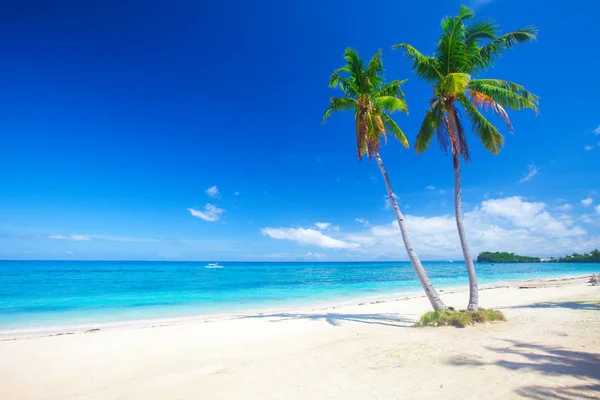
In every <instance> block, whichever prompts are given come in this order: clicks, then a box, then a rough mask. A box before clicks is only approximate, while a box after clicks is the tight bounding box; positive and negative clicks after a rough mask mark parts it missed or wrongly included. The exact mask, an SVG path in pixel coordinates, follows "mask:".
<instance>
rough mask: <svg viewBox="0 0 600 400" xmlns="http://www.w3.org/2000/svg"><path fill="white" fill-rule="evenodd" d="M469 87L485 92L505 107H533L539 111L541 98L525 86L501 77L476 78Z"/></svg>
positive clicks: (472, 89)
mask: <svg viewBox="0 0 600 400" xmlns="http://www.w3.org/2000/svg"><path fill="white" fill-rule="evenodd" d="M468 89H469V90H471V91H476V92H479V93H483V94H484V95H486V96H488V97H490V98H492V99H493V100H494V101H495V102H497V103H499V104H500V105H502V106H503V107H508V108H510V109H512V110H522V109H524V108H531V109H532V110H533V111H535V112H536V114H537V112H538V104H539V98H538V97H537V96H536V95H535V94H533V93H531V92H529V91H527V90H526V89H525V88H524V87H523V86H521V85H517V84H516V83H512V82H508V81H504V80H500V79H474V80H472V81H471V82H470V83H469V86H468Z"/></svg>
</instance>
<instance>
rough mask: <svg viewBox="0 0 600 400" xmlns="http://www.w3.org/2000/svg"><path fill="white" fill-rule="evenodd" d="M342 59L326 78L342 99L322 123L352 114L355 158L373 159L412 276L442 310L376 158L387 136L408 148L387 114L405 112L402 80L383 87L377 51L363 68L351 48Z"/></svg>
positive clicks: (335, 101)
mask: <svg viewBox="0 0 600 400" xmlns="http://www.w3.org/2000/svg"><path fill="white" fill-rule="evenodd" d="M344 59H345V60H346V65H344V66H343V67H341V68H338V69H336V70H335V71H334V73H333V74H332V75H331V78H330V79H329V87H332V88H339V89H341V91H342V92H343V94H344V96H345V97H332V98H331V99H330V100H331V105H330V106H329V107H328V108H327V110H326V111H325V114H324V115H323V123H325V121H326V120H327V118H329V116H330V115H331V114H332V113H334V112H337V111H351V112H353V113H354V118H355V120H356V148H357V150H358V159H359V160H361V159H362V158H363V157H364V156H365V155H366V156H368V158H369V160H371V159H372V158H373V157H375V161H377V165H378V166H379V169H380V170H381V175H383V180H384V181H385V185H386V187H387V192H388V195H389V198H390V203H391V205H392V208H393V210H394V213H395V214H396V219H397V220H398V226H399V227H400V232H402V238H403V240H404V246H405V247H406V252H407V253H408V257H409V259H410V262H411V264H412V266H413V268H414V270H415V273H416V274H417V277H418V278H419V281H420V282H421V285H422V286H423V289H424V290H425V294H426V295H427V298H428V299H429V301H430V303H431V305H432V306H433V308H434V309H435V310H445V309H446V308H447V307H446V305H445V304H444V302H443V301H442V299H441V298H440V296H439V295H438V293H437V291H436V290H435V289H434V287H433V285H432V284H431V281H430V280H429V277H428V276H427V273H426V272H425V269H424V268H423V265H422V264H421V261H420V260H419V257H418V256H417V253H416V252H415V249H414V248H413V245H412V242H411V240H410V236H409V234H408V230H407V228H406V223H405V221H404V216H403V215H402V212H401V211H400V207H398V202H397V201H396V195H395V194H394V191H393V189H392V185H391V183H390V179H389V177H388V174H387V172H386V170H385V167H384V165H383V161H382V160H381V156H380V155H379V146H380V144H381V138H383V140H384V142H387V134H388V133H389V134H391V135H393V136H394V137H395V138H396V139H398V140H399V141H400V143H402V145H404V147H408V141H407V140H406V136H404V133H403V132H402V130H401V129H400V127H399V126H398V125H397V124H396V122H394V120H393V119H392V118H391V117H390V115H389V114H391V113H393V112H396V111H399V112H408V108H407V106H406V102H405V101H404V94H403V93H402V89H401V88H400V85H402V84H403V83H404V82H405V81H397V80H396V81H392V82H390V83H387V84H384V82H383V77H382V75H383V63H382V61H381V50H380V51H378V52H377V53H375V55H374V56H373V58H371V60H370V61H369V64H368V65H365V63H364V62H363V60H361V59H360V58H359V57H358V53H357V52H356V51H355V50H353V49H346V51H345V52H344Z"/></svg>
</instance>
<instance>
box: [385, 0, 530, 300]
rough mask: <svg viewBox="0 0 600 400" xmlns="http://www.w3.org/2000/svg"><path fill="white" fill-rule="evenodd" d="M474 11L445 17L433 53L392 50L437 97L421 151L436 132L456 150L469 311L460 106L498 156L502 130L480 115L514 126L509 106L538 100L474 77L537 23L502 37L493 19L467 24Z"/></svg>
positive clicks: (473, 290) (465, 152)
mask: <svg viewBox="0 0 600 400" xmlns="http://www.w3.org/2000/svg"><path fill="white" fill-rule="evenodd" d="M473 16H474V14H473V11H472V10H471V9H469V8H468V7H465V6H461V7H460V11H459V13H458V16H455V17H446V18H444V19H443V20H442V34H441V35H440V37H439V40H438V43H437V48H436V50H435V53H434V55H433V56H425V55H423V54H422V53H420V52H419V51H418V50H417V49H416V48H414V47H413V46H411V45H409V44H406V43H402V44H399V45H395V46H394V47H393V48H394V49H397V48H403V49H404V51H405V53H406V55H407V56H408V57H409V58H410V59H411V60H412V63H413V66H412V69H413V71H414V72H415V74H416V75H417V76H418V77H419V78H421V79H423V80H424V81H426V82H427V83H429V84H431V85H432V86H433V97H432V98H431V100H430V101H429V109H428V111H427V113H426V115H425V119H424V120H423V123H422V124H421V128H420V130H419V134H418V136H417V142H416V149H417V152H422V151H424V150H426V149H427V148H428V147H429V145H430V143H431V140H432V138H433V136H434V134H436V135H437V138H438V141H439V143H440V147H441V148H442V150H443V151H444V152H446V153H447V152H448V150H451V151H452V161H453V164H454V212H455V214H456V226H457V228H458V235H459V237H460V244H461V247H462V252H463V256H464V258H465V262H466V264H467V273H468V275H469V289H470V296H469V305H468V309H469V310H477V308H478V305H479V298H478V297H479V295H478V290H477V277H476V275H475V266H474V264H473V258H472V257H471V253H470V250H469V245H468V243H467V235H466V233H465V228H464V225H463V217H462V205H461V188H460V163H461V157H462V159H463V160H464V161H465V163H467V164H468V163H469V161H470V159H469V147H468V144H467V139H466V137H465V132H464V128H463V123H462V118H461V117H462V114H461V112H460V111H459V107H460V108H462V111H463V112H464V114H466V117H467V119H468V120H469V121H470V122H471V126H472V131H473V133H475V135H477V136H478V137H479V139H480V140H481V142H482V143H483V145H484V147H485V148H486V149H487V150H489V151H490V152H492V153H493V154H494V155H496V154H498V153H499V152H500V149H501V148H502V145H503V143H504V140H503V137H502V135H501V134H500V132H499V131H498V129H497V128H496V127H495V126H494V125H493V124H492V123H491V122H490V121H488V120H487V119H486V117H484V116H483V114H481V112H480V110H482V109H483V110H486V111H488V110H490V109H491V110H492V111H493V112H494V113H495V114H496V115H498V116H499V117H500V118H501V119H502V120H504V122H505V123H506V124H507V126H508V129H509V131H512V130H513V127H512V124H511V122H510V119H509V118H508V114H507V113H506V110H505V108H510V109H513V110H520V109H523V108H531V109H532V110H534V111H535V112H536V114H537V110H538V98H537V96H535V95H534V94H532V93H530V92H528V91H527V90H525V88H524V87H523V86H521V85H517V84H516V83H512V82H508V81H505V80H500V79H476V78H475V77H474V76H475V75H478V74H479V73H481V72H483V71H485V70H486V69H488V68H490V67H491V66H492V65H493V63H494V58H495V57H500V56H502V55H503V54H504V52H505V51H506V50H508V49H510V48H512V47H513V46H514V45H515V44H517V43H525V42H528V41H531V40H534V39H535V38H536V35H537V29H536V28H535V27H527V28H524V29H519V30H516V31H514V32H510V33H507V34H504V35H501V36H499V35H498V31H497V28H496V25H495V24H494V23H493V22H492V21H479V22H473V23H469V24H467V23H465V21H466V20H468V19H471V18H473Z"/></svg>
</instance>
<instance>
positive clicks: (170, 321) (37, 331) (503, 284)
mask: <svg viewBox="0 0 600 400" xmlns="http://www.w3.org/2000/svg"><path fill="white" fill-rule="evenodd" d="M590 276H591V274H577V275H564V276H558V277H553V278H531V279H526V280H505V281H499V282H496V283H490V284H486V285H483V286H480V287H479V290H480V291H484V290H492V289H501V288H519V289H537V288H546V287H559V286H565V285H572V284H577V283H583V282H587V279H589V277H590ZM467 291H468V286H452V287H444V288H443V289H438V292H440V295H441V296H447V295H452V294H458V293H464V292H467ZM424 297H425V295H424V294H422V290H421V289H420V288H419V289H415V290H414V291H407V292H400V293H393V294H392V293H391V294H380V295H376V296H367V297H358V298H355V299H351V300H344V301H340V300H337V301H336V300H331V301H327V302H323V303H315V304H312V305H311V304H304V305H298V306H291V307H277V308H272V307H269V308H257V309H249V310H247V311H243V312H237V313H215V314H212V313H211V314H199V315H191V316H175V317H167V318H150V319H138V320H125V321H115V322H101V323H89V324H87V323H86V324H77V325H60V326H48V327H40V328H26V329H4V330H3V329H0V342H2V341H12V340H24V339H34V338H40V337H51V336H64V335H81V334H88V333H98V332H106V331H114V330H127V329H148V328H156V327H165V326H175V325H185V324H194V323H210V322H218V321H226V320H236V319H243V318H251V317H260V316H263V315H267V314H275V313H306V314H308V313H314V312H316V311H328V310H335V309H339V308H343V307H354V306H356V307H360V306H364V305H374V304H385V303H390V302H396V301H406V300H411V299H417V298H424Z"/></svg>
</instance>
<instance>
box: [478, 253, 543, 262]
mask: <svg viewBox="0 0 600 400" xmlns="http://www.w3.org/2000/svg"><path fill="white" fill-rule="evenodd" d="M540 261H541V260H540V258H539V257H528V256H519V255H517V254H515V253H507V252H505V251H504V252H499V251H497V252H495V253H492V252H490V251H484V252H482V253H479V255H478V256H477V262H493V263H518V262H540Z"/></svg>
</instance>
